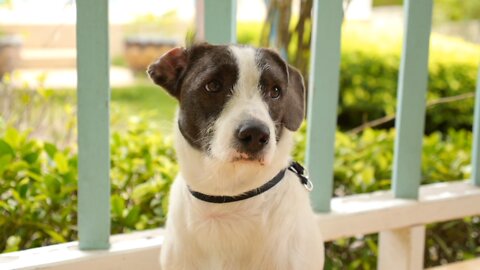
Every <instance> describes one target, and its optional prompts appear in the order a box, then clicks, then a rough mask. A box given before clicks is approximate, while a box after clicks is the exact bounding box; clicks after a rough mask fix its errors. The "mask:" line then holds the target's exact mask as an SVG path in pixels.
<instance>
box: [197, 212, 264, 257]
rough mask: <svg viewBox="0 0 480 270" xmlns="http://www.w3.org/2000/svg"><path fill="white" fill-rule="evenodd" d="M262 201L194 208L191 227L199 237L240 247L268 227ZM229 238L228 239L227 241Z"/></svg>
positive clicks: (246, 244)
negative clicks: (258, 202) (259, 202)
mask: <svg viewBox="0 0 480 270" xmlns="http://www.w3.org/2000/svg"><path fill="white" fill-rule="evenodd" d="M266 210H267V209H265V207H264V206H263V204H257V205H255V204H249V203H247V204H238V205H233V206H227V207H225V205H219V206H218V207H216V206H206V207H204V208H203V207H200V208H196V209H195V210H193V211H194V212H193V213H192V216H191V220H190V224H189V227H190V230H191V231H194V232H196V235H197V237H200V238H204V239H199V241H202V242H203V241H204V240H205V241H208V242H209V243H212V242H216V243H217V246H221V247H222V248H228V247H229V245H232V246H234V247H235V249H238V248H240V247H242V246H246V247H247V246H248V244H249V241H250V240H251V239H255V238H258V237H259V236H260V235H261V234H263V233H265V228H266V227H268V224H267V223H268V218H267V217H266V215H267V214H266V213H267V212H266ZM226 239H228V241H226Z"/></svg>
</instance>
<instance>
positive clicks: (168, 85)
mask: <svg viewBox="0 0 480 270" xmlns="http://www.w3.org/2000/svg"><path fill="white" fill-rule="evenodd" d="M187 62H188V57H187V50H185V48H181V47H177V48H173V49H171V50H170V51H168V52H167V53H165V54H164V55H162V56H161V57H160V58H159V59H157V60H156V61H155V62H153V63H152V64H150V66H148V69H147V73H148V76H149V77H150V78H151V79H152V81H153V82H154V83H155V84H157V85H160V86H161V87H163V88H164V89H165V90H167V92H168V93H169V94H170V95H172V96H173V97H175V98H177V99H178V98H179V96H180V92H179V89H177V88H178V81H179V79H180V76H181V74H182V72H183V71H184V70H185V68H186V67H187Z"/></svg>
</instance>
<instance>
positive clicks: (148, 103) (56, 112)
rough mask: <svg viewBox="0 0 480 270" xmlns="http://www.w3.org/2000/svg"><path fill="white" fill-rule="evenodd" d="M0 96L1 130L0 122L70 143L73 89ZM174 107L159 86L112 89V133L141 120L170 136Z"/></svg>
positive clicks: (13, 92)
mask: <svg viewBox="0 0 480 270" xmlns="http://www.w3.org/2000/svg"><path fill="white" fill-rule="evenodd" d="M0 94H1V95H0V96H1V97H2V100H3V99H5V100H6V102H2V103H1V104H0V127H1V126H2V123H10V124H13V125H14V126H16V127H18V128H20V129H22V130H23V129H29V130H30V131H31V135H32V136H34V137H38V138H43V139H47V140H50V141H57V140H62V138H63V139H65V141H70V139H71V138H70V139H68V138H64V137H65V134H68V133H72V134H74V133H73V129H74V127H75V125H76V121H75V116H76V110H75V108H76V104H77V97H76V91H75V90H74V89H55V90H46V89H42V90H38V91H31V90H20V89H13V90H8V89H6V88H2V87H0ZM5 104H7V105H8V106H6V107H5V106H4V105H5ZM176 107H177V101H176V100H175V99H173V98H172V97H170V96H169V95H168V94H167V93H166V92H165V91H163V90H162V89H161V88H160V87H158V86H156V85H154V84H152V83H151V82H149V81H147V80H146V79H144V78H138V79H137V81H136V84H135V85H133V86H129V87H121V88H113V89H112V92H111V110H110V128H111V131H113V132H114V131H116V130H121V129H124V128H125V127H126V126H127V123H128V122H129V121H130V120H132V119H135V117H140V118H143V119H146V120H147V121H148V122H149V123H152V126H153V128H155V129H157V128H158V130H159V131H160V132H162V133H163V134H165V135H169V134H171V130H172V122H173V118H174V114H175V109H176ZM67 137H68V136H67Z"/></svg>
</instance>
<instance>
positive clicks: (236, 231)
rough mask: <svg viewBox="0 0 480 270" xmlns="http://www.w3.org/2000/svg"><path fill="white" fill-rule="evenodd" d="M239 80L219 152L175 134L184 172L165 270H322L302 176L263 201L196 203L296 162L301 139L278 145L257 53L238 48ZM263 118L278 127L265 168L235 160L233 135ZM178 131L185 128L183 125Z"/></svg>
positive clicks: (173, 202) (286, 136) (171, 216)
mask: <svg viewBox="0 0 480 270" xmlns="http://www.w3.org/2000/svg"><path fill="white" fill-rule="evenodd" d="M232 52H233V54H234V55H235V56H236V58H237V62H238V65H239V70H240V72H239V73H240V74H239V82H238V83H237V85H236V86H235V87H234V91H233V93H234V96H233V97H232V98H231V99H230V101H229V103H228V104H227V105H226V107H225V109H224V110H223V111H222V113H221V116H220V117H219V118H218V119H217V120H216V122H215V124H214V126H213V127H212V128H213V129H214V138H213V140H212V144H211V146H210V147H211V154H210V155H206V154H205V153H203V152H201V151H198V150H196V149H194V148H192V147H191V146H190V144H189V143H188V142H187V141H186V140H185V138H183V136H182V135H181V133H180V131H179V130H178V128H176V129H175V137H176V150H177V156H178V162H179V165H180V168H181V172H180V173H179V175H178V176H177V178H176V179H175V182H174V183H173V185H172V189H171V192H170V205H169V213H168V219H167V225H166V234H165V235H166V236H165V241H164V243H163V245H162V251H161V256H160V261H161V266H162V269H163V270H183V269H185V270H187V269H188V270H192V269H199V270H203V269H205V270H243V269H246V270H248V269H255V270H256V269H262V270H270V269H271V270H274V269H278V270H282V269H285V270H287V269H288V270H290V269H300V270H304V269H322V267H323V242H322V240H321V238H320V235H319V231H318V227H317V226H316V220H315V215H314V213H313V211H312V209H311V207H310V202H309V193H308V191H307V190H306V189H305V188H304V187H303V186H302V185H301V184H300V182H299V180H298V177H297V176H296V175H295V174H293V173H291V172H290V171H287V172H286V175H285V179H283V180H282V181H281V182H280V183H279V184H277V185H276V186H275V187H273V188H272V189H270V190H269V191H267V192H265V193H262V194H261V195H258V196H256V197H253V198H250V199H247V200H244V201H239V202H234V203H227V204H212V203H207V202H203V201H200V200H198V199H196V198H194V197H193V196H192V195H191V194H190V193H189V191H188V186H190V187H191V188H192V189H193V190H196V191H199V192H202V193H205V194H210V195H238V194H241V193H243V192H246V191H248V190H251V189H253V188H256V187H259V186H261V185H263V184H264V183H265V182H267V181H268V180H270V179H271V178H272V177H273V176H275V175H276V174H277V173H278V172H279V171H280V170H281V169H283V168H285V167H286V166H287V165H288V162H289V153H290V151H291V149H292V143H293V140H292V139H293V138H292V136H293V133H292V132H291V131H289V130H287V129H284V130H283V131H282V136H281V138H280V140H279V141H278V142H276V141H275V137H274V136H275V135H274V134H275V131H274V127H275V126H274V123H273V121H272V119H271V118H270V116H269V114H268V108H267V105H266V104H265V103H264V102H263V101H262V99H261V96H260V95H259V91H258V89H257V87H258V86H257V85H258V79H259V74H260V72H259V71H258V68H254V67H256V65H255V61H254V51H253V49H250V48H237V47H233V48H232ZM248 117H255V118H257V119H259V120H261V121H263V122H264V123H266V124H267V126H268V127H269V128H270V131H271V132H270V133H271V138H270V142H269V144H268V146H267V149H266V150H265V152H264V153H265V158H264V162H263V163H260V162H252V161H249V162H247V161H240V162H232V158H233V157H235V155H237V153H236V152H235V151H234V150H233V149H231V146H230V140H231V139H232V136H233V130H234V129H235V127H236V125H238V123H239V122H241V121H242V120H243V119H245V118H248ZM175 126H177V125H175Z"/></svg>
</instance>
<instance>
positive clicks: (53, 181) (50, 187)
mask: <svg viewBox="0 0 480 270" xmlns="http://www.w3.org/2000/svg"><path fill="white" fill-rule="evenodd" d="M45 186H46V188H47V191H48V193H49V194H50V195H54V196H55V195H57V194H58V193H59V192H60V188H61V185H60V181H59V180H58V179H57V178H56V177H53V176H51V175H47V176H46V177H45Z"/></svg>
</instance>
